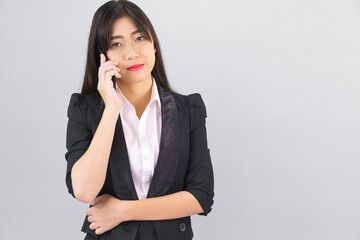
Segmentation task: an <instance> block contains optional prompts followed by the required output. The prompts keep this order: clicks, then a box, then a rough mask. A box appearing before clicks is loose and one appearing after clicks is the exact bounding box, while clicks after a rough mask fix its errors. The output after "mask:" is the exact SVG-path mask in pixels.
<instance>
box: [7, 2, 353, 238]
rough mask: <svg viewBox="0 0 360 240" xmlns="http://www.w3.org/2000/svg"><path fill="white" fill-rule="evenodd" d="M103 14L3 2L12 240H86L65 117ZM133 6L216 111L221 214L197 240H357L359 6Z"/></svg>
mask: <svg viewBox="0 0 360 240" xmlns="http://www.w3.org/2000/svg"><path fill="white" fill-rule="evenodd" d="M105 2H106V1H69V0H68V1H39V0H37V1H36V0H33V1H10V0H8V1H4V0H1V2H0V29H1V38H0V55H1V60H0V61H1V64H0V70H1V71H0V79H1V81H0V84H1V90H2V94H1V95H0V103H1V112H2V113H1V134H0V140H1V144H0V146H1V162H0V164H1V166H0V167H1V175H0V176H1V177H0V178H1V179H0V184H1V190H2V195H1V216H0V221H1V222H0V238H1V239H6V240H12V239H14V240H18V239H44V240H48V239H51V240H55V239H83V238H84V236H85V234H84V233H82V232H81V231H80V228H81V225H82V222H83V220H84V218H85V210H86V209H87V207H88V204H85V203H82V202H79V201H77V200H76V199H74V198H72V196H71V195H70V194H68V192H67V189H66V185H65V170H66V161H65V158H64V154H65V152H66V148H65V137H66V124H67V116H66V112H67V106H68V103H69V99H70V95H71V93H73V92H79V91H80V87H81V84H82V80H83V74H84V66H85V56H86V47H87V39H88V34H89V30H90V25H91V21H92V17H93V14H94V13H95V11H96V9H97V8H98V7H100V6H101V5H102V4H103V3H105ZM134 2H135V3H136V4H138V5H139V6H140V8H142V9H143V10H144V11H145V13H146V14H147V15H148V17H149V18H150V20H151V21H152V23H153V25H154V27H155V30H156V32H157V34H158V37H159V40H160V44H161V47H162V51H163V55H164V61H165V67H166V70H167V73H168V77H169V81H170V83H171V85H172V86H173V87H174V88H175V90H177V91H179V92H180V93H183V94H190V93H193V92H200V93H201V94H202V96H203V99H204V102H205V104H206V107H207V113H208V118H207V129H208V144H209V148H210V150H211V157H212V162H213V166H214V173H215V199H214V200H215V203H214V206H213V211H212V212H211V213H210V214H209V215H208V216H207V217H204V216H193V217H192V222H193V230H194V234H195V238H194V239H196V240H202V239H208V240H210V239H214V240H218V239H241V240H263V239H264V240H268V239H274V240H289V239H290V240H332V239H334V240H338V239H341V240H343V239H346V240H352V239H354V240H355V239H356V240H358V239H360V228H359V227H360V206H359V204H360V192H359V190H360V187H359V186H360V162H359V160H360V150H359V146H360V145H359V144H360V135H359V134H360V127H359V123H360V104H359V101H360V96H359V90H360V83H359V80H360V79H359V77H360V74H359V66H360V46H359V42H360V19H359V18H360V17H359V16H360V3H359V1H355V0H353V1H352V0H332V1H331V0H330V1H329V0H328V1H325V0H324V1H320V0H301V1H300V0H298V1H289V0H273V1H260V0H246V1H245V0H244V1H241V0H236V1H235V0H233V1H231V0H223V1H206V0H202V1H195V0H185V1H184V0H182V1H165V0H163V1H160V0H152V1H145V0H143V1H134Z"/></svg>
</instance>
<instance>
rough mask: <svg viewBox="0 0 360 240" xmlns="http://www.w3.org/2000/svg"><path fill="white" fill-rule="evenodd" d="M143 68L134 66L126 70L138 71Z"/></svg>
mask: <svg viewBox="0 0 360 240" xmlns="http://www.w3.org/2000/svg"><path fill="white" fill-rule="evenodd" d="M143 66H144V64H135V65H132V66H130V67H128V68H127V70H130V71H137V70H140V69H141V68H142V67H143Z"/></svg>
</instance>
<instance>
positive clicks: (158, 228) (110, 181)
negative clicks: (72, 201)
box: [65, 1, 214, 240]
mask: <svg viewBox="0 0 360 240" xmlns="http://www.w3.org/2000/svg"><path fill="white" fill-rule="evenodd" d="M100 51H101V52H103V53H105V54H106V56H105V55H104V54H102V53H101V52H100ZM106 57H108V59H106ZM113 77H115V80H116V82H115V83H113V82H112V78H113ZM114 85H115V86H114ZM67 114H68V118H69V120H68V125H67V139H66V147H67V152H66V154H65V158H66V160H67V172H66V185H67V187H68V191H69V193H71V194H72V196H73V197H74V198H77V199H78V200H79V201H82V202H85V203H90V206H89V208H88V209H87V210H86V217H85V220H84V223H83V226H82V228H81V230H82V231H83V232H85V233H87V234H86V236H85V239H114V240H115V239H116V240H127V239H129V240H130V239H133V240H139V239H166V240H168V239H192V238H193V235H194V234H193V231H192V227H191V219H190V216H191V215H194V214H198V215H204V216H206V215H207V214H208V213H209V212H210V211H211V209H212V208H211V206H212V205H213V202H214V201H213V197H214V176H213V169H212V164H211V159H210V150H209V148H208V146H207V136H206V127H205V118H206V108H205V104H204V102H203V100H202V97H201V95H200V94H199V93H193V94H190V95H181V94H179V93H176V92H175V91H173V90H172V89H171V88H170V86H169V83H168V80H167V77H166V74H165V69H164V64H163V61H162V57H161V51H160V45H159V41H158V39H157V36H156V33H155V31H154V29H153V26H152V24H151V23H150V21H149V19H148V18H147V17H146V15H145V14H144V12H143V11H142V10H141V9H140V8H139V7H138V6H136V5H135V4H134V3H132V2H130V1H109V2H107V3H105V4H104V5H102V6H101V7H100V8H99V9H98V10H97V11H96V13H95V15H94V18H93V22H92V26H91V31H90V36H89V45H88V54H87V62H86V71H85V77H84V84H83V87H82V91H81V94H79V93H73V94H72V95H71V98H70V103H69V107H68V113H67Z"/></svg>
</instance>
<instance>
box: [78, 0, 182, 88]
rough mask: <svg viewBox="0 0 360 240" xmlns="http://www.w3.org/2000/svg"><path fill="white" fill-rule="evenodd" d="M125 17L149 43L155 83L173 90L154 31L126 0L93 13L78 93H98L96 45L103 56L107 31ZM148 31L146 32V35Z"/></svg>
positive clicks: (108, 33) (114, 2)
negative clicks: (152, 51)
mask: <svg viewBox="0 0 360 240" xmlns="http://www.w3.org/2000/svg"><path fill="white" fill-rule="evenodd" d="M124 16H128V17H130V18H131V19H132V21H133V22H134V24H135V25H136V27H137V28H138V29H139V30H140V31H141V33H142V34H143V35H144V38H145V39H149V40H151V39H152V40H153V43H154V48H155V49H156V52H155V65H154V68H153V70H152V71H151V75H152V77H154V78H155V81H156V84H158V85H160V86H161V87H162V88H164V89H166V90H168V91H170V92H176V91H175V90H173V89H172V88H171V87H170V85H169V82H168V80H167V77H166V72H165V67H164V63H163V60H162V55H161V50H160V44H159V40H158V38H157V36H156V33H155V30H154V28H153V26H152V24H151V22H150V20H149V18H148V17H147V16H146V15H145V13H144V12H143V11H142V10H141V9H140V8H139V7H138V6H137V5H136V4H134V3H132V2H130V1H126V0H118V1H109V2H107V3H105V4H103V5H102V6H101V7H100V8H99V9H98V10H97V11H96V12H95V14H94V17H93V20H92V24H91V29H90V35H89V43H88V44H89V45H88V50H87V59H86V67H85V76H84V83H83V86H82V89H81V93H82V94H99V92H98V90H97V85H98V71H99V66H100V51H99V49H98V48H97V46H96V44H98V45H99V46H100V48H101V49H102V50H103V51H104V53H106V52H107V51H108V50H109V48H110V32H111V27H112V24H113V22H114V21H115V20H116V19H118V18H121V17H124ZM149 32H150V33H149Z"/></svg>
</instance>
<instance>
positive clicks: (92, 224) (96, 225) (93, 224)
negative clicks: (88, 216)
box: [89, 222, 100, 230]
mask: <svg viewBox="0 0 360 240" xmlns="http://www.w3.org/2000/svg"><path fill="white" fill-rule="evenodd" d="M99 227H100V226H99V224H98V223H97V222H93V223H91V224H90V225H89V228H90V229H91V230H95V229H97V228H99Z"/></svg>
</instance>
